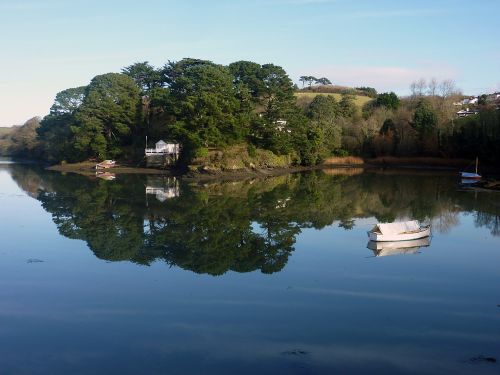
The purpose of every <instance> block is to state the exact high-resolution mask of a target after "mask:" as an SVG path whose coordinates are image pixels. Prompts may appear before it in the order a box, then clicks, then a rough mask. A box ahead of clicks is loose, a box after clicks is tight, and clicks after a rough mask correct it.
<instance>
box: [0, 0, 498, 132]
mask: <svg viewBox="0 0 500 375" xmlns="http://www.w3.org/2000/svg"><path fill="white" fill-rule="evenodd" d="M499 14H500V1H498V0H475V1H470V0H469V1H462V0H419V1H404V0H399V1H398V0H182V1H180V0H177V1H174V0H163V1H162V0H141V1H137V0H120V1H111V0H0V48H1V56H0V126H10V125H13V124H22V123H24V122H25V121H26V120H28V119H29V118H31V117H33V116H44V115H46V114H47V113H48V111H49V108H50V106H51V105H52V102H53V100H54V97H55V95H56V94H57V93H58V92H59V91H62V90H64V89H66V88H70V87H77V86H81V85H86V84H88V83H89V82H90V80H91V79H92V77H94V76H96V75H98V74H103V73H108V72H119V71H120V70H121V69H122V68H123V67H124V66H127V65H130V64H132V63H134V62H138V61H149V62H150V63H151V64H153V65H155V66H158V67H160V66H162V65H163V64H165V63H166V62H167V61H168V60H174V61H175V60H179V59H181V58H183V57H195V58H202V59H207V60H212V61H214V62H216V63H220V64H229V63H231V62H233V61H238V60H251V61H255V62H258V63H261V64H264V63H274V64H277V65H280V66H282V67H283V68H285V70H286V71H287V72H288V73H289V75H290V77H291V78H292V79H293V80H294V81H295V82H297V83H298V78H299V77H300V76H301V75H313V76H324V77H327V78H329V79H330V80H331V81H332V82H333V83H334V84H338V85H345V86H354V87H356V86H371V87H375V88H376V89H377V90H378V91H379V92H384V91H395V92H396V93H398V94H400V95H405V94H407V93H408V88H409V85H410V83H411V82H412V81H415V80H417V79H419V78H426V79H431V78H436V79H439V80H442V79H454V80H455V81H456V84H457V86H458V87H459V88H461V89H462V90H463V92H464V93H466V94H471V95H476V94H480V93H484V92H492V91H495V90H500V38H499V37H500V22H498V15H499Z"/></svg>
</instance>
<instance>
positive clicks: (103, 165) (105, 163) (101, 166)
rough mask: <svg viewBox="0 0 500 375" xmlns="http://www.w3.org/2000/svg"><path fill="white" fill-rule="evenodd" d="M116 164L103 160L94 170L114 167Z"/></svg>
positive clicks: (112, 161)
mask: <svg viewBox="0 0 500 375" xmlns="http://www.w3.org/2000/svg"><path fill="white" fill-rule="evenodd" d="M115 164H116V162H115V161H114V160H104V161H102V162H100V163H97V164H96V165H95V169H107V168H112V167H114V166H115Z"/></svg>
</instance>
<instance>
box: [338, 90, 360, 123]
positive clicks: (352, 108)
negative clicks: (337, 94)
mask: <svg viewBox="0 0 500 375" xmlns="http://www.w3.org/2000/svg"><path fill="white" fill-rule="evenodd" d="M354 100H355V96H354V95H352V94H350V93H343V94H342V99H341V100H340V103H339V107H340V114H341V115H342V116H343V117H352V116H354V114H355V113H356V104H355V103H354Z"/></svg>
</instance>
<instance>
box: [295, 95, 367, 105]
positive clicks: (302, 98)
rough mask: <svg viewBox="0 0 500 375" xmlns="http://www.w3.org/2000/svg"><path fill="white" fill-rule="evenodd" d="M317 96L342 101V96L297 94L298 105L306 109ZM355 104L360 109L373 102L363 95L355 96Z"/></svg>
mask: <svg viewBox="0 0 500 375" xmlns="http://www.w3.org/2000/svg"><path fill="white" fill-rule="evenodd" d="M317 95H331V96H333V97H334V98H335V100H337V101H340V100H341V99H342V95H341V94H336V93H334V94H330V93H328V94H326V93H316V92H296V93H295V96H296V97H297V105H298V106H299V107H302V108H304V107H306V106H307V105H308V104H309V103H311V102H312V101H313V99H314V98H315V97H316V96H317ZM355 98H356V99H355V103H356V105H357V106H358V107H362V106H363V105H364V104H365V103H367V102H369V101H370V100H373V99H372V98H369V97H368V96H361V95H356V96H355Z"/></svg>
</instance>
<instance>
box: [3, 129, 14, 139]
mask: <svg viewBox="0 0 500 375" xmlns="http://www.w3.org/2000/svg"><path fill="white" fill-rule="evenodd" d="M11 131H12V128H8V127H0V138H2V137H4V136H5V135H7V134H9V133H10V132H11Z"/></svg>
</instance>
